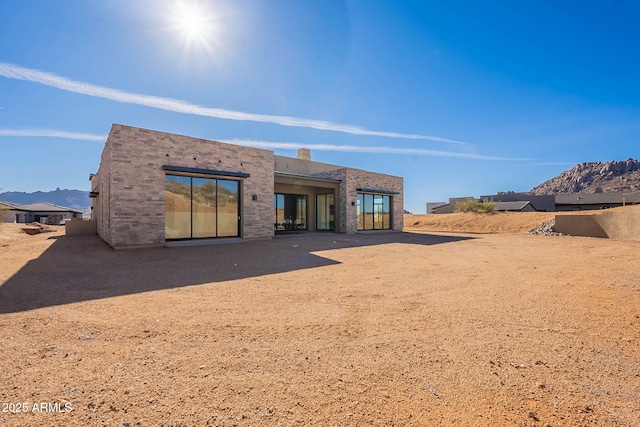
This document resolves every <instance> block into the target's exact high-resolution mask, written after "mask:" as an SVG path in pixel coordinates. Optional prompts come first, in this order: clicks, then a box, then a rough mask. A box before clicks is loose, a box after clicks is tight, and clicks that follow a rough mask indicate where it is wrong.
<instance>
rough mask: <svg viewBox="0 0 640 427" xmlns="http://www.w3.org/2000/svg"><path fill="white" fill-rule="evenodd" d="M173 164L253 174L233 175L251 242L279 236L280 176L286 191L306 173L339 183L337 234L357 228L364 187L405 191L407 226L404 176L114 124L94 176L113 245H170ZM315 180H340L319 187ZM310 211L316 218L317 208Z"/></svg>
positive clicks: (397, 217)
mask: <svg viewBox="0 0 640 427" xmlns="http://www.w3.org/2000/svg"><path fill="white" fill-rule="evenodd" d="M167 166H169V167H179V168H190V169H199V170H207V171H208V173H212V171H215V172H221V175H223V176H222V177H223V178H225V179H229V178H228V177H226V176H224V173H232V174H249V176H248V177H236V178H231V179H237V180H239V181H240V182H241V183H240V197H241V203H240V205H241V206H240V237H241V238H244V239H260V238H271V237H273V235H274V206H273V197H274V186H275V185H276V184H274V179H275V180H276V182H278V181H279V182H280V183H279V184H277V185H279V186H281V188H283V190H284V189H285V188H287V187H286V185H292V183H295V179H293V178H288V177H289V176H292V177H294V176H303V177H304V176H306V177H307V178H308V179H307V181H308V182H307V184H306V185H312V186H314V187H315V186H318V189H317V190H318V191H319V190H320V189H321V188H320V187H323V186H324V187H333V188H334V190H333V191H334V194H335V195H336V205H337V206H336V209H337V215H336V216H337V218H336V220H337V224H336V230H335V231H337V232H340V233H355V232H357V213H356V210H357V206H356V203H355V202H356V200H357V192H358V191H357V189H358V188H369V189H377V190H383V191H390V192H397V194H394V195H393V196H392V203H393V205H392V212H393V213H392V221H393V227H392V229H393V230H396V231H401V230H402V227H403V180H402V178H401V177H397V176H391V175H385V174H378V173H373V172H367V171H364V170H360V169H352V168H345V167H341V166H336V165H329V164H325V163H318V162H313V161H310V160H306V159H294V158H288V157H282V156H274V153H273V152H272V151H268V150H261V149H256V148H250V147H243V146H236V145H231V144H225V143H221V142H216V141H210V140H204V139H198V138H191V137H187V136H182V135H175V134H169V133H164V132H157V131H151V130H146V129H140V128H135V127H130V126H124V125H119V124H114V125H113V126H112V128H111V132H110V133H109V137H108V138H107V141H106V143H105V147H104V150H103V152H102V157H101V162H100V168H99V169H98V171H97V172H96V174H95V175H91V191H92V196H93V197H94V198H93V199H92V200H93V203H92V218H93V219H95V220H96V224H97V232H98V234H99V235H100V237H102V238H103V239H104V241H105V242H107V243H108V244H109V245H110V246H112V247H114V248H120V247H137V246H160V245H164V244H165V170H164V169H163V167H167ZM215 172H213V173H215ZM276 172H277V173H278V174H279V175H278V174H276ZM283 174H285V175H283ZM287 174H288V175H287ZM278 176H279V178H278ZM314 178H315V179H325V180H339V181H335V184H331V183H330V182H329V183H316V184H314V183H313V179H314ZM287 183H289V184H287ZM311 190H314V189H313V188H312V189H311ZM314 191H315V190H314ZM323 191H326V189H325V190H323ZM310 194H313V191H311V192H310ZM312 205H313V204H312ZM309 214H310V215H315V212H310V213H309Z"/></svg>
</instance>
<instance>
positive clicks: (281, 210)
mask: <svg viewBox="0 0 640 427" xmlns="http://www.w3.org/2000/svg"><path fill="white" fill-rule="evenodd" d="M273 210H274V213H275V215H274V223H273V224H274V227H275V231H276V232H286V231H301V230H306V229H307V196H306V195H305V194H280V193H276V194H274V195H273Z"/></svg>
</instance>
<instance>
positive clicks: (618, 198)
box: [427, 191, 640, 214]
mask: <svg viewBox="0 0 640 427" xmlns="http://www.w3.org/2000/svg"><path fill="white" fill-rule="evenodd" d="M469 198H471V197H467V198H463V197H456V198H451V199H449V203H442V202H433V203H427V213H428V214H430V213H433V214H444V213H452V212H454V209H455V202H456V201H458V200H466V199H469ZM480 200H491V201H494V202H498V205H497V206H496V208H495V209H494V210H496V211H519V212H562V211H580V210H597V209H607V208H615V207H619V206H624V205H635V204H640V191H636V192H632V193H572V194H556V195H547V196H530V195H527V194H525V193H505V194H495V195H492V196H481V197H480ZM527 203H528V204H529V205H527Z"/></svg>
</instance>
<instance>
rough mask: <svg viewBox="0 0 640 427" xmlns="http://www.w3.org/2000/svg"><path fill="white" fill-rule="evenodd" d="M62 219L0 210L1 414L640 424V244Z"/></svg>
mask: <svg viewBox="0 0 640 427" xmlns="http://www.w3.org/2000/svg"><path fill="white" fill-rule="evenodd" d="M521 218H522V217H521ZM63 234H64V233H63V231H62V230H61V229H58V231H55V232H52V233H43V234H38V235H35V236H27V235H26V234H23V233H21V232H20V231H19V230H18V229H17V228H16V227H14V226H13V225H6V224H0V360H1V361H2V366H3V373H2V375H1V376H0V401H1V402H2V408H1V409H2V411H1V412H0V425H3V426H101V425H105V426H136V425H140V426H159V425H162V426H181V425H184V426H204V425H216V426H290V425H291V426H293V425H296V426H301V425H313V426H351V425H359V426H391V425H396V426H493V425H495V426H632V425H640V242H628V241H627V242H620V241H613V240H605V239H595V238H584V237H564V236H563V237H559V236H537V235H528V234H526V233H523V232H518V233H506V234H505V233H502V234H500V233H498V234H451V233H435V232H424V231H422V232H405V233H382V234H357V235H340V234H324V233H312V234H305V235H290V236H282V237H277V238H275V239H273V240H270V241H253V242H247V243H234V244H226V245H214V246H198V247H181V248H156V249H144V250H125V251H113V250H112V249H110V248H109V247H108V246H106V245H105V244H104V243H103V242H102V241H101V240H100V239H99V238H97V237H94V236H81V237H71V236H64V235H63ZM18 411H19V412H18Z"/></svg>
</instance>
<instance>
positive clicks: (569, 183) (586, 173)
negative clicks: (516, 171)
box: [529, 159, 640, 196]
mask: <svg viewBox="0 0 640 427" xmlns="http://www.w3.org/2000/svg"><path fill="white" fill-rule="evenodd" d="M635 191H640V162H638V161H637V160H634V159H627V160H623V161H620V162H616V161H611V162H607V163H602V162H586V163H581V164H577V165H575V166H574V167H573V168H572V169H570V170H568V171H565V172H562V173H561V174H560V175H558V176H557V177H555V178H552V179H550V180H548V181H546V182H543V183H542V184H540V185H538V186H537V187H535V188H533V189H532V190H531V191H530V192H529V193H530V194H533V195H536V196H542V195H545V194H562V193H610V192H628V193H631V192H635Z"/></svg>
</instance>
